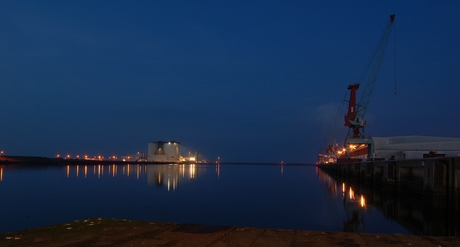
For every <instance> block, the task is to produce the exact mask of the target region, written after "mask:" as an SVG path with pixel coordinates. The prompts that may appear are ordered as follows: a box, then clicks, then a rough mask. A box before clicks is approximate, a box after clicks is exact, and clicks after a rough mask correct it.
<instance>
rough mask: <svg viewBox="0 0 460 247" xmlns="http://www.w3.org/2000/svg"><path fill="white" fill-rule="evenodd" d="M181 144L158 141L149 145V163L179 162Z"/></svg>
mask: <svg viewBox="0 0 460 247" xmlns="http://www.w3.org/2000/svg"><path fill="white" fill-rule="evenodd" d="M179 158H180V143H179V142H176V141H167V142H164V141H157V142H152V143H149V146H148V161H162V162H164V161H171V162H176V161H179Z"/></svg>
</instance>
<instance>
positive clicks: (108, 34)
mask: <svg viewBox="0 0 460 247" xmlns="http://www.w3.org/2000/svg"><path fill="white" fill-rule="evenodd" d="M312 2H313V1H288V2H286V1H115V0H111V1H20V0H15V1H1V2H0V24H1V25H0V82H1V90H0V102H1V108H0V110H1V119H0V149H1V150H4V152H5V154H6V155H31V156H46V157H54V156H55V155H56V154H58V153H59V154H71V155H75V154H80V155H83V154H88V155H99V154H102V155H124V154H132V153H135V152H138V151H140V152H147V144H148V143H149V142H153V141H158V140H163V141H169V140H175V141H179V142H181V145H182V151H183V152H182V153H186V152H188V151H193V152H195V151H199V152H200V154H201V157H202V158H205V159H207V160H208V161H212V160H216V159H217V157H221V160H222V161H251V162H280V161H284V162H302V163H314V162H315V161H316V159H317V153H318V151H319V150H320V148H322V146H324V141H325V138H326V136H327V134H328V131H329V130H330V126H331V125H333V124H334V123H335V122H336V118H337V114H336V109H337V108H338V106H339V105H341V102H342V101H343V98H344V95H345V94H346V93H347V86H348V85H349V84H352V83H355V82H356V80H357V79H358V77H359V75H360V73H361V71H362V70H363V68H364V67H365V65H366V63H367V61H368V60H369V59H370V57H371V54H372V51H373V49H374V48H375V46H376V44H377V42H378V40H379V38H380V35H381V33H382V31H383V29H384V27H385V26H386V24H387V22H388V19H389V15H390V14H395V15H396V18H395V24H394V29H393V33H392V34H391V37H390V43H389V44H388V49H387V52H386V55H385V59H384V61H383V65H382V68H381V71H380V75H379V78H378V80H377V84H376V86H375V90H374V93H373V96H372V99H371V102H370V105H369V109H368V111H367V114H366V120H367V127H366V134H368V135H371V136H397V135H427V136H445V137H460V131H459V127H458V123H459V120H460V117H459V116H460V2H459V1H448V0H446V1H395V0H392V1H315V2H316V3H312ZM366 79H367V78H366ZM395 86H396V87H397V93H396V94H395V93H394V89H395ZM359 97H360V91H358V98H359ZM344 114H345V113H344ZM344 114H343V115H344ZM342 119H343V117H341V119H340V123H339V128H338V131H337V138H338V139H339V141H340V142H342V141H343V139H344V138H345V135H346V132H347V128H346V127H344V126H343V120H342Z"/></svg>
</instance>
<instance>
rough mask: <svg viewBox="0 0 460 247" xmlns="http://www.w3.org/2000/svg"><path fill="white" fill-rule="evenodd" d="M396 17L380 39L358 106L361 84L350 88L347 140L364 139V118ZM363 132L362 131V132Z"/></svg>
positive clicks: (391, 17) (346, 123) (389, 23)
mask: <svg viewBox="0 0 460 247" xmlns="http://www.w3.org/2000/svg"><path fill="white" fill-rule="evenodd" d="M394 18H395V15H390V20H389V22H388V24H387V26H386V28H385V30H384V32H383V35H382V38H381V39H380V41H379V43H378V45H377V50H376V53H375V60H374V63H373V65H372V70H371V72H370V74H369V78H368V80H367V83H366V85H365V87H364V91H363V94H362V95H361V99H360V101H359V103H358V104H356V103H355V102H356V98H355V97H356V90H358V88H359V85H360V84H353V85H350V86H349V87H348V89H349V90H351V93H350V101H349V107H348V114H347V115H346V116H345V126H348V127H350V130H349V134H348V137H347V138H364V130H362V129H363V128H364V126H365V124H366V122H365V121H364V116H365V114H366V110H367V108H368V106H369V102H370V100H371V96H372V92H373V91H374V86H375V83H376V81H377V77H378V75H379V72H380V67H381V65H382V61H383V57H384V55H385V51H386V48H387V44H388V39H389V37H390V33H391V30H392V27H393V22H394ZM361 130H362V131H361Z"/></svg>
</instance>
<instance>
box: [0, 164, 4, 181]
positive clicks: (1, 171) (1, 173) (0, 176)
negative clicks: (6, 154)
mask: <svg viewBox="0 0 460 247" xmlns="http://www.w3.org/2000/svg"><path fill="white" fill-rule="evenodd" d="M0 181H3V167H2V168H0Z"/></svg>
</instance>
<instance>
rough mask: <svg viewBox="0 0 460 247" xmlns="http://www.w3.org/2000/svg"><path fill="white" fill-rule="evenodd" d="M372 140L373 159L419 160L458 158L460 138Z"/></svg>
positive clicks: (403, 137)
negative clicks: (424, 158)
mask: <svg viewBox="0 0 460 247" xmlns="http://www.w3.org/2000/svg"><path fill="white" fill-rule="evenodd" d="M372 139H374V145H375V146H374V147H375V149H374V157H375V158H377V159H378V158H384V159H391V158H394V159H397V160H401V159H421V158H423V157H424V155H425V156H426V155H440V156H445V157H454V156H457V157H458V156H460V138H451V137H436V136H395V137H372ZM366 156H367V155H366Z"/></svg>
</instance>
